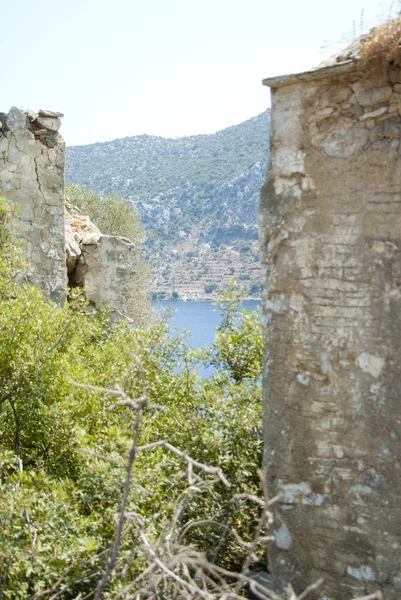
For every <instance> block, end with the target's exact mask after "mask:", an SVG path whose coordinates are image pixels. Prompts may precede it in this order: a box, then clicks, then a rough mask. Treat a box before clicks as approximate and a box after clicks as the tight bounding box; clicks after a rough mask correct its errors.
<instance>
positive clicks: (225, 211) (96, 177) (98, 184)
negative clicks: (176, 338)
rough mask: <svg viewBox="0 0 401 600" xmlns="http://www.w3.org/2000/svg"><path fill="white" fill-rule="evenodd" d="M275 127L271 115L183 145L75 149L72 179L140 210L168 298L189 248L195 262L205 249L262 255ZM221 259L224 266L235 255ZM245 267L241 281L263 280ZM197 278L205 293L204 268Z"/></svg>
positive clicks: (168, 141) (158, 282) (147, 138)
mask: <svg viewBox="0 0 401 600" xmlns="http://www.w3.org/2000/svg"><path fill="white" fill-rule="evenodd" d="M269 123H270V111H269V110H267V111H265V112H264V113H261V114H260V115H257V116H255V117H252V118H251V119H248V120H247V121H245V122H243V123H240V124H238V125H232V126H231V127H228V128H225V129H222V130H219V131H218V132H216V133H214V134H200V135H191V136H185V137H180V138H163V137H161V136H152V135H147V134H142V135H140V136H131V137H125V138H120V139H117V140H112V141H110V142H99V143H95V144H89V145H87V146H71V147H68V148H67V172H66V178H67V181H68V182H71V183H78V184H83V185H85V186H86V187H88V188H89V189H92V190H95V191H97V192H99V193H100V194H112V195H113V194H117V195H119V196H122V197H125V198H127V199H128V200H129V202H130V203H131V205H132V206H133V207H134V208H136V209H137V211H138V212H139V214H140V216H141V219H142V222H143V224H144V226H145V228H146V229H147V231H148V242H147V246H148V256H149V257H151V259H152V262H153V263H154V265H155V278H154V286H153V287H154V290H157V289H160V290H161V289H163V290H165V292H166V294H167V295H168V291H167V289H166V288H167V287H170V288H171V290H172V288H173V287H174V286H175V287H177V288H179V287H180V282H179V281H171V280H169V278H168V277H167V279H166V276H162V275H161V273H162V272H163V271H164V272H166V263H167V264H170V266H171V263H172V262H176V260H175V259H174V260H173V257H174V256H176V254H175V251H178V253H179V254H180V253H181V251H182V247H185V252H186V253H187V254H188V253H189V252H192V254H193V255H194V256H195V255H196V253H197V252H198V251H199V249H200V247H201V246H202V245H204V244H206V245H209V246H210V247H211V249H212V250H213V251H215V250H217V249H218V248H219V246H221V245H222V244H224V245H227V246H229V247H232V246H233V245H234V247H235V246H237V250H238V251H239V249H240V246H241V244H242V245H243V246H244V245H246V244H247V243H248V245H249V244H250V245H251V252H257V247H256V246H255V242H256V244H257V205H258V202H259V193H260V188H261V186H262V184H263V179H264V174H265V172H266V167H267V160H268V147H269ZM243 254H244V253H243ZM188 258H189V257H188ZM220 258H221V260H222V261H223V263H224V262H227V260H228V259H229V258H231V259H232V255H231V254H230V256H221V257H220ZM242 258H244V256H242ZM192 262H194V261H192ZM203 262H204V261H203ZM242 262H243V261H242ZM251 262H252V264H253V262H255V261H254V260H252V261H251ZM245 263H246V261H245ZM245 263H244V262H243V264H242V271H243V272H241V273H239V274H242V275H243V276H245V275H247V274H248V275H249V277H250V278H251V279H255V278H257V276H256V274H255V273H254V272H253V270H252V273H248V270H249V269H248V267H249V265H247V264H245ZM226 266H227V265H226ZM237 270H239V269H237ZM223 271H224V272H223V273H220V275H219V276H220V277H222V278H223V280H226V279H227V276H228V271H230V272H232V267H229V268H228V267H227V268H226V269H223ZM226 271H227V274H226ZM192 275H193V276H194V277H195V278H196V279H195V281H196V282H198V283H199V282H200V283H201V285H200V286H199V285H198V284H197V285H195V288H197V289H198V292H197V293H198V294H201V289H200V288H202V285H203V287H205V286H206V284H207V282H206V283H205V282H204V281H203V278H202V277H201V276H200V273H198V269H197V268H196V265H194V272H193V273H192ZM187 279H188V278H187ZM190 280H191V276H189V280H188V281H190ZM188 281H187V284H188ZM195 281H193V282H192V281H190V283H191V284H192V283H194V284H195ZM209 283H210V282H209ZM187 284H186V285H187ZM190 287H191V286H190ZM192 287H194V286H192ZM220 287H221V286H220ZM223 287H224V286H223Z"/></svg>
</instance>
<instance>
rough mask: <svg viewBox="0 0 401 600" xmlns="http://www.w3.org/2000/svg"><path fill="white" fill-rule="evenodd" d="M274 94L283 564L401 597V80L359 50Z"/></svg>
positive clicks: (268, 453) (277, 456)
mask: <svg viewBox="0 0 401 600" xmlns="http://www.w3.org/2000/svg"><path fill="white" fill-rule="evenodd" d="M264 84H265V85H267V86H269V87H270V88H271V90H272V113H271V118H272V131H271V158H270V167H269V172H268V177H269V178H268V182H267V184H266V185H265V187H264V189H263V192H262V201H261V209H260V240H261V246H262V254H263V267H262V272H263V274H264V298H263V311H264V312H263V319H264V336H265V344H266V358H265V372H264V407H265V415H264V436H265V466H266V473H267V477H268V481H269V487H270V490H271V493H272V494H276V493H277V492H278V491H282V493H283V499H282V501H281V504H280V509H279V510H278V514H277V518H278V522H277V526H276V531H275V535H276V544H275V548H274V550H273V552H272V556H271V564H270V569H271V570H272V572H273V574H274V575H275V576H276V577H278V578H280V577H283V578H284V579H288V578H290V579H291V580H292V581H293V584H294V586H295V587H296V588H298V589H302V587H303V586H304V585H305V584H307V583H311V582H312V581H314V580H316V579H318V578H319V577H324V579H325V583H324V586H323V588H322V593H321V595H320V596H319V597H320V598H325V599H326V600H327V599H330V600H331V599H336V600H340V599H348V598H352V597H355V596H356V595H364V593H367V592H370V591H373V590H377V589H382V590H383V592H384V596H385V598H386V600H390V599H391V600H396V599H397V600H399V598H401V436H400V433H401V154H400V153H401V148H400V139H401V119H400V114H401V69H400V68H397V67H396V66H395V65H393V66H392V67H391V68H389V69H388V72H386V73H385V74H384V73H382V74H381V75H380V76H379V75H376V76H374V75H372V76H367V75H366V74H364V73H362V72H361V71H360V70H358V47H357V46H356V47H355V48H354V50H353V49H352V48H351V49H350V50H349V51H348V52H347V53H346V54H345V55H343V56H339V57H336V59H335V60H333V61H332V62H328V63H327V64H326V65H324V66H322V67H320V68H318V69H316V70H313V71H310V72H307V73H301V74H299V75H290V76H284V77H277V78H272V79H266V80H265V81H264Z"/></svg>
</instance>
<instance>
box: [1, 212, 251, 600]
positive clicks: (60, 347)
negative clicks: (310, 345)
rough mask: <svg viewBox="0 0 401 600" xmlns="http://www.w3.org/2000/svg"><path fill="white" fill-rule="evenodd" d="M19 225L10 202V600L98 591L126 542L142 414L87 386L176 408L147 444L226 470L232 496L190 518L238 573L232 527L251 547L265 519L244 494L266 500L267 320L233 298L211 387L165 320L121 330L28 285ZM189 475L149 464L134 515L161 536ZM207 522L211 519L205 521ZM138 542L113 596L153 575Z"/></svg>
mask: <svg viewBox="0 0 401 600" xmlns="http://www.w3.org/2000/svg"><path fill="white" fill-rule="evenodd" d="M6 222H7V207H6V205H5V203H2V202H0V292H1V293H0V356H1V361H0V432H1V435H0V592H1V594H2V597H3V598H4V599H7V600H8V599H10V600H11V599H21V600H22V599H26V598H27V597H28V596H31V595H34V594H38V593H40V592H43V591H44V590H46V589H50V588H52V586H55V585H58V586H59V588H60V586H62V585H64V584H65V582H66V580H65V577H67V575H68V579H67V581H68V582H69V587H68V589H66V591H65V592H64V597H65V598H76V597H78V596H79V594H81V595H86V594H90V592H91V591H92V590H93V588H94V585H95V583H96V581H97V580H98V579H99V572H100V570H101V569H102V568H103V567H104V564H105V557H106V554H105V552H106V551H107V549H108V548H109V547H110V545H111V543H112V539H113V535H114V527H115V514H116V512H117V511H118V506H119V502H120V498H121V490H122V487H123V482H124V478H125V469H124V465H125V464H126V461H127V453H128V448H129V447H130V444H131V439H132V415H131V412H130V410H129V407H127V406H125V405H122V406H118V405H117V406H116V405H115V398H112V397H109V396H108V395H105V394H103V393H99V392H96V391H91V390H89V389H81V388H77V387H75V386H74V385H72V383H71V380H75V381H77V382H78V383H80V384H87V385H92V386H99V387H101V388H110V389H116V386H119V387H120V388H121V389H122V390H124V392H125V393H126V394H128V395H129V396H130V397H131V398H137V397H139V396H140V395H141V394H142V393H143V391H144V389H145V390H146V395H147V397H148V398H149V402H150V403H152V404H157V405H162V406H163V407H164V410H162V411H159V410H157V411H151V410H148V411H146V412H145V413H144V416H143V421H142V426H141V431H140V444H147V443H150V442H154V441H157V440H160V439H166V440H168V441H169V442H170V443H171V444H173V445H174V446H176V447H178V448H180V449H181V450H183V451H184V452H186V453H188V454H189V455H191V456H193V457H194V458H195V459H197V460H199V461H202V462H204V463H208V464H212V465H219V466H220V467H221V468H222V469H223V472H224V473H225V475H226V477H227V478H228V479H229V480H230V481H231V484H232V488H231V489H230V490H228V489H226V488H225V487H224V486H223V485H221V484H217V485H209V486H205V487H204V489H203V491H202V492H201V493H200V494H198V495H196V496H194V497H193V498H192V497H191V499H190V501H188V503H187V504H186V507H185V511H184V512H183V516H182V519H183V521H182V523H183V526H184V525H185V524H186V523H190V522H191V523H193V525H191V526H190V527H188V528H187V529H186V530H185V534H184V533H183V540H184V541H185V542H186V543H189V544H193V545H195V546H196V547H197V548H198V549H199V550H201V551H203V552H206V554H207V555H208V556H209V557H210V558H212V557H213V558H214V559H215V560H217V561H218V562H219V563H220V564H222V565H226V566H230V567H237V566H238V564H239V563H240V562H241V560H242V559H243V557H244V552H246V551H245V550H244V548H243V547H240V546H238V545H237V543H236V541H235V539H234V538H233V537H232V535H231V534H227V531H229V530H230V529H231V528H233V527H235V528H236V530H237V531H238V533H239V534H240V535H241V536H242V537H243V538H244V539H248V540H249V539H250V538H251V532H252V530H253V526H254V519H255V515H256V514H257V509H256V508H252V507H249V505H248V504H246V505H244V504H243V503H240V502H238V501H237V500H235V499H234V494H235V493H242V492H244V491H247V492H250V493H257V491H258V479H257V476H256V470H257V468H258V467H259V465H260V459H261V449H262V436H261V390H260V381H259V379H260V378H259V374H260V369H261V353H260V343H261V338H260V333H259V321H258V319H257V318H253V317H252V315H250V314H248V313H240V314H237V312H235V311H234V312H233V308H232V306H231V304H230V303H229V304H228V305H226V306H225V307H224V311H225V312H224V313H223V316H224V318H223V322H222V325H221V327H220V328H219V330H218V331H217V334H216V342H215V345H214V347H213V352H212V354H210V355H209V356H208V357H207V360H208V361H209V362H212V363H213V364H215V365H216V366H217V367H218V369H217V371H216V372H215V373H214V375H213V377H211V378H209V379H206V380H204V381H199V379H198V376H197V371H196V368H195V365H196V360H197V358H196V356H195V354H194V352H193V351H190V350H188V349H187V348H186V347H185V345H184V343H183V340H182V339H181V338H177V337H176V336H175V337H174V336H172V335H171V334H169V332H168V327H167V325H166V324H165V323H164V322H163V321H155V322H154V323H153V324H152V325H151V326H149V327H148V328H147V329H144V330H138V329H136V330H133V329H131V328H130V326H129V325H128V323H126V322H125V321H120V322H118V323H115V324H112V323H111V322H110V319H109V317H108V315H107V313H106V312H100V313H97V314H94V315H93V314H90V315H86V314H85V312H84V311H83V310H82V304H83V300H82V298H78V299H77V304H74V303H72V304H69V305H66V306H62V307H57V306H55V305H54V304H52V303H51V302H45V301H44V299H43V297H42V295H41V293H40V291H38V290H37V289H35V288H34V287H32V286H30V285H17V284H16V283H15V280H14V276H15V274H16V272H17V271H18V270H19V268H20V266H19V263H18V261H16V262H13V259H12V257H15V256H18V248H17V245H16V244H15V241H14V239H13V237H12V234H11V233H9V231H8V230H6V229H5V224H6ZM78 306H79V307H80V308H78ZM113 406H114V408H112V407H113ZM182 473H183V462H182V460H181V459H179V458H178V457H177V456H175V455H171V454H168V453H166V452H165V451H164V450H162V449H161V448H158V449H156V450H153V451H150V452H148V453H146V454H145V453H140V454H139V455H138V458H137V460H136V462H135V465H134V474H133V483H132V489H131V492H130V494H129V498H128V505H127V511H128V512H129V511H135V512H137V513H139V514H140V515H141V517H142V518H143V519H145V520H146V521H147V522H150V521H152V527H153V530H154V534H155V535H157V534H158V533H160V531H161V530H162V528H163V527H164V526H165V523H166V519H168V518H169V517H170V516H171V514H172V513H173V511H174V510H175V509H176V507H177V502H178V499H179V498H180V497H181V496H182V494H185V493H186V490H187V486H188V483H187V478H186V476H183V474H182ZM202 478H203V479H204V480H206V481H207V480H208V479H213V476H209V475H205V474H203V476H202ZM200 515H202V519H203V517H204V519H206V520H207V522H208V523H209V524H207V525H202V523H198V521H199V517H200ZM195 521H196V523H195ZM216 522H217V523H218V524H217V525H216V524H215V523H216ZM213 523H214V524H213ZM222 523H224V524H226V529H225V530H224V531H225V533H224V532H223V531H222V530H221V524H222ZM224 535H225V536H226V540H225V543H224V544H222V543H221V540H222V537H223V536H224ZM136 536H137V532H136V529H135V528H131V527H130V526H129V523H127V527H126V529H125V530H124V537H123V540H122V545H121V552H120V557H119V560H118V562H117V565H116V569H115V574H114V576H113V578H112V580H111V582H110V586H109V591H110V593H112V592H115V593H117V591H118V590H120V589H121V586H123V585H125V583H124V582H125V581H127V577H130V578H134V577H135V576H136V575H138V573H139V572H140V570H141V568H142V566H143V564H142V559H141V555H140V554H138V553H136V552H133V550H132V549H133V548H135V547H136V546H137V537H136ZM66 574H67V575H66ZM63 578H64V579H63ZM57 582H59V583H57ZM60 582H61V583H60ZM59 588H57V589H58V591H59Z"/></svg>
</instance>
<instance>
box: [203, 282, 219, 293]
mask: <svg viewBox="0 0 401 600" xmlns="http://www.w3.org/2000/svg"><path fill="white" fill-rule="evenodd" d="M204 289H205V294H212V293H213V292H214V291H215V290H217V283H207V284H206V285H205V288H204Z"/></svg>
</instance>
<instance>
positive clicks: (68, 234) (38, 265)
mask: <svg viewBox="0 0 401 600" xmlns="http://www.w3.org/2000/svg"><path fill="white" fill-rule="evenodd" d="M0 116H1V119H0V123H1V126H0V196H4V197H5V198H7V199H8V200H9V201H10V203H11V205H12V206H13V208H15V211H14V216H13V222H12V227H13V228H14V229H15V230H16V231H17V233H18V234H19V236H20V238H22V240H23V241H24V248H25V258H26V262H27V263H28V265H29V267H28V269H27V271H26V278H27V279H28V281H30V282H32V283H34V284H36V285H38V286H39V287H40V288H41V289H42V290H43V291H44V293H45V295H46V296H47V297H49V298H51V299H53V300H55V301H56V302H59V303H60V302H63V301H64V300H65V299H66V292H67V284H68V286H69V287H70V288H74V287H80V288H83V289H84V290H85V295H86V298H87V300H88V301H89V302H90V303H92V304H93V305H95V306H97V307H105V306H108V307H109V308H111V309H112V310H114V312H115V313H118V314H122V315H124V316H125V315H126V316H130V314H132V306H133V303H134V302H133V298H135V294H138V296H141V297H143V290H142V289H140V284H139V282H138V281H137V279H136V278H135V265H134V254H135V252H134V246H133V244H132V243H131V242H130V241H129V240H126V239H124V238H120V237H114V236H104V235H102V234H101V232H100V230H99V229H98V228H97V227H96V225H94V224H93V223H92V222H91V221H90V219H89V217H88V216H85V215H82V214H81V212H80V211H79V209H77V208H76V207H74V206H71V205H70V204H69V203H68V202H67V203H66V202H65V182H64V173H65V144H64V141H63V139H62V137H61V136H60V135H59V134H58V133H57V130H58V128H59V127H60V124H61V122H60V118H61V117H62V116H63V115H62V113H58V112H53V111H49V110H40V111H38V112H24V111H22V110H19V109H18V108H15V107H13V108H12V109H11V110H10V111H9V113H8V114H7V115H6V114H4V113H0ZM52 132H53V133H52ZM130 307H131V308H130Z"/></svg>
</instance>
